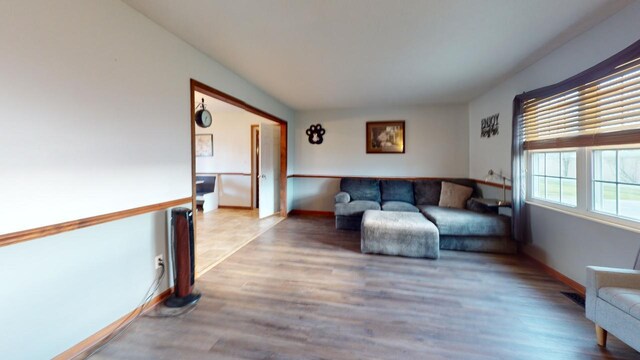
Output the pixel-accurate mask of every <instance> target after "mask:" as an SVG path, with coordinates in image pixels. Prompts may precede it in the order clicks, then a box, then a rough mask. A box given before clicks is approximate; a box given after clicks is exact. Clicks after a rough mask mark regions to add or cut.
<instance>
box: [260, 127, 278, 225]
mask: <svg viewBox="0 0 640 360" xmlns="http://www.w3.org/2000/svg"><path fill="white" fill-rule="evenodd" d="M277 131H278V127H277V125H271V124H266V123H260V170H259V171H260V172H259V179H258V181H259V183H260V187H259V188H260V190H259V194H258V199H259V201H260V208H259V210H258V214H259V217H260V219H262V218H265V217H267V216H271V215H273V214H274V213H275V212H276V208H275V199H276V196H275V185H276V182H277V181H276V173H275V169H276V161H277V160H278V159H279V156H280V154H275V152H274V142H275V134H276V132H277ZM278 133H279V132H278Z"/></svg>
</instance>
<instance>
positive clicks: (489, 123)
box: [480, 113, 500, 138]
mask: <svg viewBox="0 0 640 360" xmlns="http://www.w3.org/2000/svg"><path fill="white" fill-rule="evenodd" d="M499 116H500V113H498V114H494V115H491V116H487V117H486V118H484V119H482V125H481V128H480V137H487V138H488V137H491V136H493V135H498V132H499V130H498V127H499V123H498V117H499Z"/></svg>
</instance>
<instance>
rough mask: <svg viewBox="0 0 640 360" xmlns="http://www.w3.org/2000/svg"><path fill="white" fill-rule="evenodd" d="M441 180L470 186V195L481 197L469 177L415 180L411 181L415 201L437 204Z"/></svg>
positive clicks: (419, 203) (423, 203) (418, 203)
mask: <svg viewBox="0 0 640 360" xmlns="http://www.w3.org/2000/svg"><path fill="white" fill-rule="evenodd" d="M443 181H447V182H450V183H454V184H458V185H463V186H467V187H470V188H472V189H473V193H471V197H482V194H481V192H480V189H479V188H478V185H477V184H476V182H475V181H473V180H470V179H444V180H442V179H429V180H416V181H414V182H413V192H414V196H415V203H416V204H417V205H438V204H439V203H440V192H441V191H442V182H443Z"/></svg>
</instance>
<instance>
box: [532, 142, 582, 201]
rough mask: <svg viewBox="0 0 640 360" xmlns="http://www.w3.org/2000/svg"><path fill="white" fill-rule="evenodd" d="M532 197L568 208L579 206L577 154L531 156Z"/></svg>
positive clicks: (538, 153) (537, 153)
mask: <svg viewBox="0 0 640 360" xmlns="http://www.w3.org/2000/svg"><path fill="white" fill-rule="evenodd" d="M531 161H532V169H531V174H532V181H531V189H532V191H531V196H532V197H534V198H537V199H542V200H546V201H552V202H556V203H560V204H563V205H567V206H576V205H577V180H576V168H577V166H576V152H575V151H563V152H535V153H532V155H531Z"/></svg>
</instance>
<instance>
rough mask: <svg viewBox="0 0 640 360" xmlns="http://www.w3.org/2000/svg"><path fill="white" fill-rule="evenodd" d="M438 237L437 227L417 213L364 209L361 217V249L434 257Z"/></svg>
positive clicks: (367, 251)
mask: <svg viewBox="0 0 640 360" xmlns="http://www.w3.org/2000/svg"><path fill="white" fill-rule="evenodd" d="M439 238H440V235H439V233H438V228H437V227H436V226H435V225H434V224H433V223H432V222H431V221H429V220H427V219H426V218H425V217H424V216H423V215H422V214H420V213H415V212H397V211H379V210H367V211H365V212H364V215H363V217H362V227H361V233H360V251H362V253H364V254H385V255H400V256H408V257H422V258H430V259H437V258H438V257H440V240H439Z"/></svg>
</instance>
